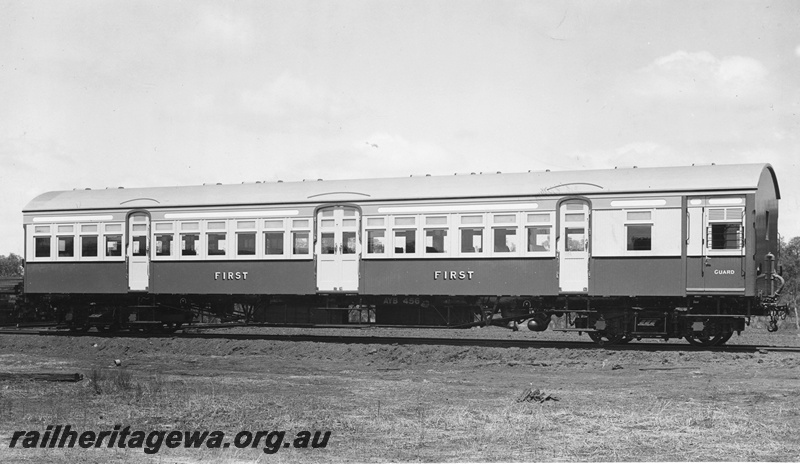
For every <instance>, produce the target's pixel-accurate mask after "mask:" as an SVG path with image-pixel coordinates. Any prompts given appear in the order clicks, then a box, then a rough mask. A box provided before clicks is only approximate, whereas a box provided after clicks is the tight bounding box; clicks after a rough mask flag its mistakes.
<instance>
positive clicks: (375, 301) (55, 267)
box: [23, 164, 780, 344]
mask: <svg viewBox="0 0 800 464" xmlns="http://www.w3.org/2000/svg"><path fill="white" fill-rule="evenodd" d="M779 197H780V194H779V189H778V184H777V179H776V177H775V173H774V171H773V169H772V167H771V166H769V165H766V164H752V165H720V166H713V165H712V166H692V167H670V168H641V169H636V168H633V169H613V170H594V171H568V172H529V173H519V174H500V173H497V174H479V175H454V176H434V177H432V176H423V177H415V176H412V177H409V178H397V179H368V180H342V181H322V180H319V181H304V182H291V183H290V182H285V183H284V182H280V181H279V182H274V183H259V182H257V183H252V184H241V185H219V184H217V185H203V186H192V187H169V188H141V189H123V188H114V189H105V190H89V189H86V190H73V191H64V192H50V193H46V194H43V195H41V196H39V197H37V198H35V199H34V200H33V201H31V203H30V204H28V206H27V207H26V208H25V210H24V212H23V213H24V228H25V237H26V252H25V255H26V270H25V292H26V294H28V295H29V296H33V297H35V296H37V295H38V296H40V297H41V298H43V299H46V300H47V301H49V302H50V304H52V305H53V306H56V307H58V306H61V307H62V309H63V308H67V311H69V312H70V313H72V312H76V311H77V308H79V307H91V308H93V310H95V311H96V310H97V309H98V308H106V309H107V308H110V307H113V308H115V310H119V308H121V307H126V308H134V307H139V308H142V307H146V308H149V310H150V313H151V314H155V313H157V312H158V311H157V310H156V309H158V310H160V311H165V312H168V311H169V308H176V307H180V306H182V305H183V306H187V305H192V304H194V305H206V306H209V305H210V306H214V305H218V306H219V305H223V306H224V305H230V304H232V303H240V304H249V303H253V304H256V305H258V306H260V315H259V317H260V318H261V319H264V320H267V321H272V322H348V321H354V322H377V323H416V324H420V323H423V324H441V325H450V326H453V325H459V324H466V323H470V322H472V321H473V320H474V319H475V318H476V317H480V318H485V317H498V316H497V315H489V316H487V313H499V314H501V315H502V316H504V317H503V318H502V320H503V321H507V320H520V321H521V320H525V319H531V320H532V323H530V324H529V326H530V327H531V328H534V329H543V328H546V327H547V325H548V324H549V322H550V320H551V316H552V315H557V316H562V317H564V316H565V317H566V318H567V324H566V329H568V330H570V329H571V330H576V331H580V332H584V331H585V332H588V333H589V334H590V335H591V336H592V338H594V339H595V340H597V341H602V342H617V341H625V340H629V339H631V338H633V337H655V336H658V337H664V338H668V337H676V336H679V337H687V339H689V340H690V341H692V342H693V343H698V344H715V343H722V342H724V341H725V340H727V338H728V337H730V334H732V333H733V332H735V331H740V330H742V329H743V328H744V324H745V322H746V321H747V320H748V318H749V317H750V316H751V315H757V314H764V313H767V312H769V311H773V310H774V300H775V293H776V289H777V290H779V288H777V287H779V285H778V282H779V281H780V277H779V276H777V275H776V273H775V272H774V262H773V260H772V259H773V258H772V257H774V256H775V255H777V251H778V235H777V221H778V199H779ZM290 307H291V308H292V309H291V310H290V309H289V308H290ZM297 308H303V309H302V310H300V311H298V309H297ZM354 309H355V310H358V311H361V310H366V314H367V316H366V319H364V318H363V315H358V316H357V317H356V318H355V319H354V318H353V310H354ZM362 312H363V311H362ZM123 313H124V314H126V316H125V317H127V320H130V321H134V320H136V319H137V318H138V317H141V314H139V313H138V312H136V311H133V312H131V310H128V311H127V312H123Z"/></svg>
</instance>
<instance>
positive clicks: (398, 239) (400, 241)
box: [394, 230, 417, 254]
mask: <svg viewBox="0 0 800 464" xmlns="http://www.w3.org/2000/svg"><path fill="white" fill-rule="evenodd" d="M416 234H417V231H416V230H395V231H394V252H395V253H406V254H408V253H414V252H415V251H416V245H417V244H416Z"/></svg>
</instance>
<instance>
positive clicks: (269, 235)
mask: <svg viewBox="0 0 800 464" xmlns="http://www.w3.org/2000/svg"><path fill="white" fill-rule="evenodd" d="M264 253H265V254H268V255H282V254H283V232H264ZM295 253H297V252H296V251H295Z"/></svg>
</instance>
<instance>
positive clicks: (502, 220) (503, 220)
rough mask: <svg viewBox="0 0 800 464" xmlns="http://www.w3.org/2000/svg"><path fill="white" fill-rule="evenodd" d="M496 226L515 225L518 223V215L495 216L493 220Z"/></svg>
mask: <svg viewBox="0 0 800 464" xmlns="http://www.w3.org/2000/svg"><path fill="white" fill-rule="evenodd" d="M493 222H494V223H495V224H513V223H515V222H517V215H516V214H495V215H494V218H493Z"/></svg>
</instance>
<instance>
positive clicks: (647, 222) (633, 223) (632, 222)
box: [622, 208, 656, 255]
mask: <svg viewBox="0 0 800 464" xmlns="http://www.w3.org/2000/svg"><path fill="white" fill-rule="evenodd" d="M631 213H634V214H637V213H639V214H641V213H649V216H650V217H649V218H648V219H643V218H641V219H637V218H634V219H631V218H630V214H631ZM622 214H623V217H624V219H623V223H622V225H623V227H622V228H623V230H624V231H625V248H624V250H623V252H624V253H625V254H632V255H640V254H653V253H654V252H655V246H654V245H655V234H656V219H655V218H656V210H655V209H654V208H644V209H642V208H636V209H622ZM641 226H648V227H649V228H650V248H648V249H646V250H636V249H631V248H630V246H631V243H630V242H629V237H630V232H629V227H641Z"/></svg>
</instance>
